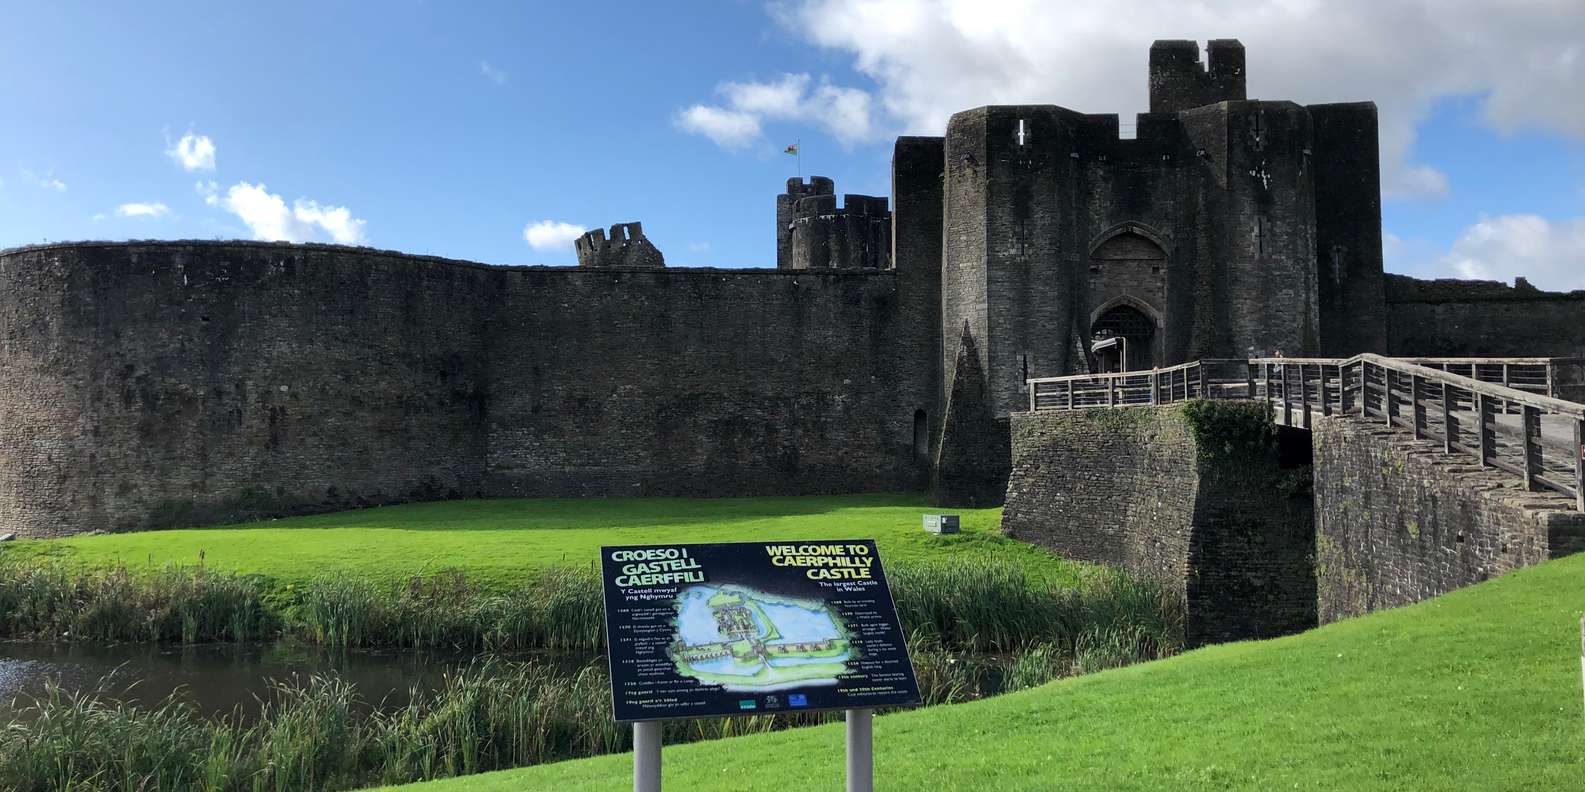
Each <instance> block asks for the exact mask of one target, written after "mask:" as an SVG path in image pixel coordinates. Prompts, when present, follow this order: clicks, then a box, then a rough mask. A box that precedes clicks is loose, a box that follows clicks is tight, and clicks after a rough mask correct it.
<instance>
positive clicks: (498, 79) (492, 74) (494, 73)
mask: <svg viewBox="0 0 1585 792" xmlns="http://www.w3.org/2000/svg"><path fill="white" fill-rule="evenodd" d="M479 74H481V75H483V76H484V79H486V80H489V81H490V82H493V83H495V84H496V85H506V72H505V71H504V70H502V69H498V68H496V67H494V66H491V65H490V62H489V61H483V60H482V61H479Z"/></svg>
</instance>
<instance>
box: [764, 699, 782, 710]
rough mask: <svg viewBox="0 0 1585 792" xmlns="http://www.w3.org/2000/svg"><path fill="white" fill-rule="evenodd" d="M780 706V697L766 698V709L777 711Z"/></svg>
mask: <svg viewBox="0 0 1585 792" xmlns="http://www.w3.org/2000/svg"><path fill="white" fill-rule="evenodd" d="M780 706H781V697H780V696H766V697H765V709H776V708H777V707H780Z"/></svg>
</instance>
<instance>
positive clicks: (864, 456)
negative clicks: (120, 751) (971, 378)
mask: <svg viewBox="0 0 1585 792" xmlns="http://www.w3.org/2000/svg"><path fill="white" fill-rule="evenodd" d="M899 280H900V279H899V277H898V275H897V274H896V273H893V272H891V271H881V272H876V271H868V272H864V271H827V272H820V273H813V272H776V271H718V270H690V269H648V270H626V269H575V268H559V269H558V268H502V267H487V266H483V265H477V264H470V263H465V262H454V261H446V260H440V259H431V258H424V257H415V256H404V255H400V254H393V253H385V252H379V251H370V250H362V249H349V248H336V247H328V246H302V245H277V244H259V243H202V242H198V243H129V244H83V245H62V246H48V247H37V248H25V249H20V250H14V251H8V252H5V253H3V254H0V530H6V531H11V530H15V531H18V532H20V533H22V534H24V535H56V534H65V533H74V532H78V531H83V530H90V529H110V530H119V529H128V528H138V527H154V526H168V525H188V524H196V523H200V522H210V521H215V520H226V519H238V518H247V517H252V516H261V515H273V514H286V513H294V512H307V511H320V510H329V509H340V508H349V507H353V506H361V505H370V504H377V503H392V502H399V501H406V500H416V499H434V498H446V497H474V496H481V495H483V496H491V495H520V494H521V495H613V494H711V495H727V494H765V493H805V492H846V491H861V490H877V489H915V488H918V487H919V486H921V485H922V484H923V482H924V476H925V473H924V463H923V461H922V460H921V459H920V457H919V456H918V455H917V454H916V453H915V450H914V447H913V446H914V443H913V435H914V422H915V413H916V410H928V409H929V408H930V406H931V400H932V399H933V398H934V396H935V394H934V392H933V390H932V382H931V376H932V374H931V373H929V372H924V371H921V370H920V367H917V366H913V365H909V364H908V363H907V362H905V359H906V358H907V357H909V355H910V354H912V355H917V353H918V352H917V345H918V343H919V342H918V340H917V339H912V338H908V335H909V334H910V333H912V332H914V330H915V327H916V326H917V325H919V324H920V322H921V320H920V318H919V313H920V311H919V309H918V308H916V307H915V308H908V307H906V306H905V303H907V302H908V300H905V299H900V298H899V296H898V294H899V286H898V283H899ZM910 288H911V287H910ZM905 291H906V290H905ZM917 301H918V300H917V298H914V299H913V302H917ZM910 344H911V345H913V346H911V347H910V346H908V345H910Z"/></svg>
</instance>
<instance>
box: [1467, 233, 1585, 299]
mask: <svg viewBox="0 0 1585 792" xmlns="http://www.w3.org/2000/svg"><path fill="white" fill-rule="evenodd" d="M1442 264H1443V268H1444V269H1445V270H1446V271H1447V274H1448V275H1456V276H1457V277H1463V278H1482V279H1488V280H1501V281H1509V280H1512V279H1513V278H1515V277H1519V276H1522V277H1524V278H1525V279H1527V280H1529V281H1530V283H1532V284H1534V285H1535V286H1537V287H1538V288H1542V289H1561V290H1570V289H1585V217H1575V218H1572V219H1565V220H1559V221H1552V220H1548V219H1546V218H1544V217H1541V216H1539V215H1533V214H1512V215H1497V216H1495V217H1482V218H1481V219H1480V222H1478V223H1476V224H1474V225H1472V226H1470V227H1469V228H1466V229H1464V233H1463V234H1461V235H1459V238H1458V239H1457V240H1456V241H1455V242H1454V243H1453V247H1452V248H1451V249H1450V250H1449V251H1448V253H1447V255H1446V256H1444V257H1443V258H1442Z"/></svg>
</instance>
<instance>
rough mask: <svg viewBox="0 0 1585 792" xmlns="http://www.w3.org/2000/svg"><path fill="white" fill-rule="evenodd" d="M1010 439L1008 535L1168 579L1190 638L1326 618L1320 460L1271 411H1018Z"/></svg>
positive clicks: (1242, 634) (1282, 628) (1253, 634)
mask: <svg viewBox="0 0 1585 792" xmlns="http://www.w3.org/2000/svg"><path fill="white" fill-rule="evenodd" d="M1284 431H1286V432H1292V431H1294V430H1284ZM1011 434H1012V474H1011V476H1010V478H1009V481H1008V485H1007V501H1006V508H1005V510H1004V511H1003V515H1002V529H1003V531H1004V532H1006V533H1007V534H1008V535H1009V536H1012V537H1014V538H1017V539H1021V540H1023V541H1027V542H1032V543H1034V544H1038V545H1041V546H1043V547H1046V548H1048V549H1050V550H1052V551H1054V552H1056V553H1058V554H1061V555H1063V556H1066V557H1069V558H1076V559H1080V560H1085V561H1093V562H1100V563H1105V564H1111V565H1114V566H1120V567H1124V568H1126V569H1128V570H1130V571H1132V572H1134V573H1136V574H1143V575H1150V576H1154V577H1158V578H1161V579H1164V580H1166V581H1168V582H1169V583H1170V584H1171V585H1173V586H1174V587H1176V588H1177V590H1178V591H1179V592H1181V594H1182V596H1183V598H1184V602H1185V604H1186V616H1187V621H1186V624H1185V632H1186V638H1187V640H1188V641H1189V642H1190V643H1191V644H1203V643H1211V642H1216V641H1229V640H1241V639H1246V638H1263V637H1271V636H1276V635H1283V634H1287V633H1291V632H1297V631H1300V630H1303V629H1306V628H1308V627H1313V626H1315V624H1316V613H1315V602H1316V600H1315V575H1314V568H1313V562H1312V559H1313V550H1314V540H1315V534H1314V522H1313V518H1312V514H1311V509H1310V492H1309V483H1310V479H1309V468H1308V467H1307V466H1305V465H1304V464H1303V463H1302V461H1299V463H1298V464H1294V460H1288V459H1283V458H1282V456H1283V455H1280V454H1279V450H1280V449H1279V435H1278V430H1277V429H1276V428H1275V427H1274V426H1273V425H1272V422H1271V418H1270V412H1269V411H1268V410H1266V409H1265V408H1264V406H1263V405H1261V404H1258V403H1233V402H1194V403H1191V404H1188V405H1175V406H1169V407H1130V408H1118V409H1091V410H1081V411H1074V412H1054V411H1053V412H1034V413H1015V414H1013V416H1012V432H1011ZM1283 440H1284V441H1287V440H1297V441H1299V442H1301V443H1302V440H1303V436H1302V434H1298V433H1296V434H1294V435H1292V436H1289V437H1284V438H1283ZM1294 456H1297V457H1299V459H1300V460H1302V459H1303V455H1302V454H1299V455H1294ZM1285 464H1287V466H1286V467H1285V466H1284V465H1285Z"/></svg>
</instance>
